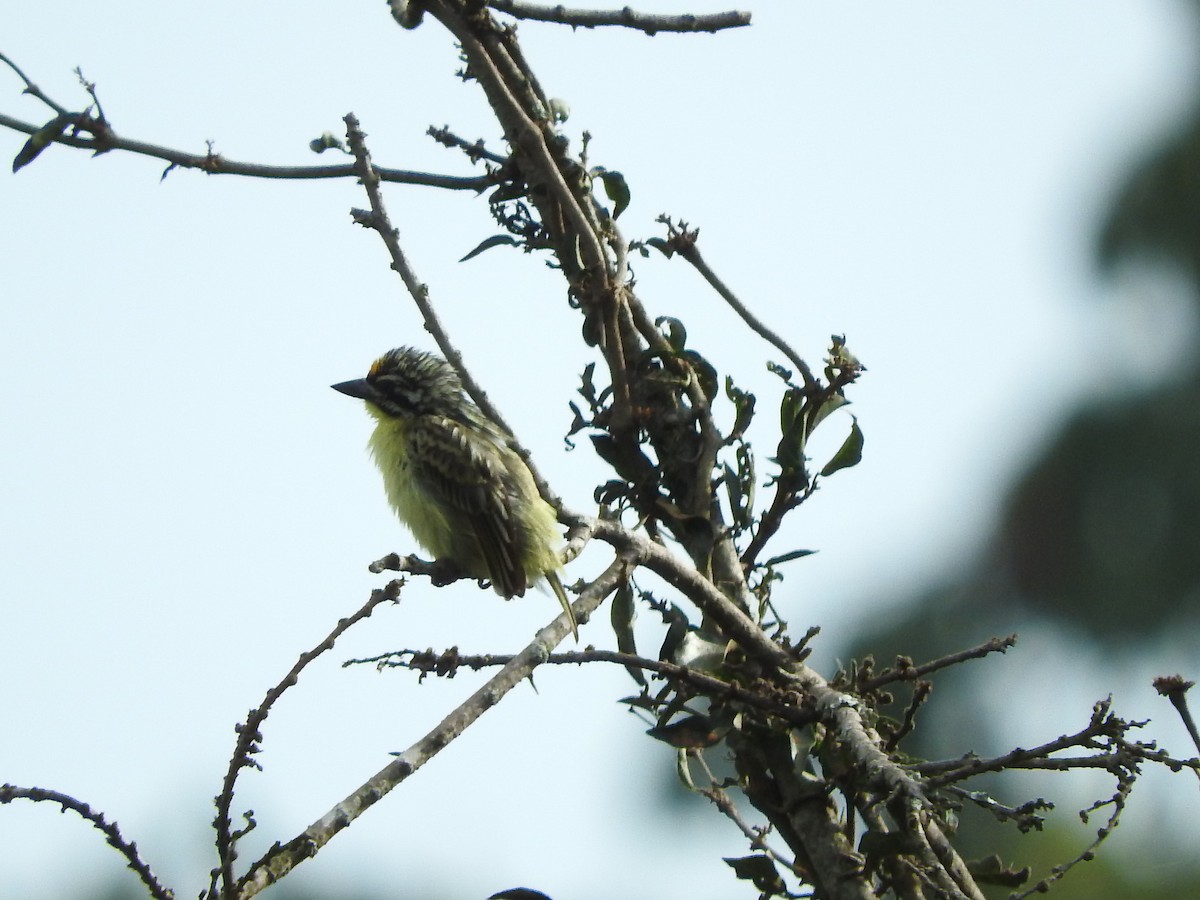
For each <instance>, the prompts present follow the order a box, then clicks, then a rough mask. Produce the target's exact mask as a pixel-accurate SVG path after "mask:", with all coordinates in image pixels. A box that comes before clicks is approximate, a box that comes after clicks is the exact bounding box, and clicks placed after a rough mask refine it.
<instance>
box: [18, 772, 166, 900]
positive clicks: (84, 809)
mask: <svg viewBox="0 0 1200 900" xmlns="http://www.w3.org/2000/svg"><path fill="white" fill-rule="evenodd" d="M14 800H32V801H33V802H34V803H57V804H58V805H59V806H61V807H62V808H63V810H64V811H66V810H68V809H69V810H71V811H72V812H74V813H76V814H78V815H79V816H81V817H82V818H84V819H86V820H87V821H89V822H91V823H92V827H93V828H96V829H97V830H99V831H102V832H103V833H104V837H105V838H106V839H107V841H108V845H109V846H110V847H112V848H114V849H115V850H116V851H117V852H119V853H120V854H121V855H122V856H124V857H125V860H126V864H127V865H128V866H129V868H131V869H133V871H134V872H136V873H137V875H138V878H140V879H141V880H142V884H144V885H145V886H146V890H148V891H149V892H150V896H151V897H153V898H155V900H174V898H175V893H174V892H173V891H171V890H168V889H167V888H165V887H163V886H162V884H160V883H159V881H158V879H157V878H156V877H155V876H154V873H153V872H152V871H150V866H148V865H147V864H146V863H145V862H144V861H143V860H142V858H141V856H139V855H138V848H137V844H135V843H134V842H133V841H127V840H125V838H124V837H122V836H121V831H120V829H119V828H118V827H117V823H116V822H109V821H108V820H107V819H105V818H104V814H103V813H99V812H96V811H94V810H93V809H92V808H91V807H90V806H88V804H86V803H84V802H83V801H82V800H76V799H75V798H74V797H72V796H70V795H69V794H63V793H60V792H59V791H51V790H47V789H45V788H39V787H28V788H26V787H19V786H17V785H15V784H4V785H0V804H4V803H12V802H13V801H14Z"/></svg>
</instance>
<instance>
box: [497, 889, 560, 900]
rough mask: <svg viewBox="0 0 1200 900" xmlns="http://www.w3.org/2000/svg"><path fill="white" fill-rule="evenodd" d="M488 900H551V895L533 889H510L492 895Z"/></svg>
mask: <svg viewBox="0 0 1200 900" xmlns="http://www.w3.org/2000/svg"><path fill="white" fill-rule="evenodd" d="M488 900H550V895H549V894H543V893H542V892H541V891H535V890H533V889H532V888H509V889H508V890H507V891H501V892H500V893H498V894H492V896H490V897H488Z"/></svg>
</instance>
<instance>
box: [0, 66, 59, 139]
mask: <svg viewBox="0 0 1200 900" xmlns="http://www.w3.org/2000/svg"><path fill="white" fill-rule="evenodd" d="M0 62H2V63H4V64H5V65H6V66H8V67H9V68H10V69H12V70H13V71H14V72H16V73H17V77H18V78H20V79H21V80H22V81H23V82H25V93H26V94H28V95H29V96H31V97H36V98H37V99H38V100H41V101H42V102H43V103H45V104H46V105H47V106H48V107H50V108H51V109H52V110H54V112H55V113H57V114H58V115H60V116H65V115H69V113H68V112H67V110H66V108H65V107H63V106H59V105H58V103H56V102H55V101H54V100H52V99H51V98H50V97H49V96H47V95H46V94H45V93H43V92H42V89H41V88H39V87H38V86H37V85H36V84H34V83H33V82H32V81H31V80H30V79H29V76H28V75H26V74H25V73H24V72H23V71H21V67H20V66H18V65H17V64H16V63H15V62H13V61H12V60H11V59H9V58H8V57H7V56H6V55H5V54H3V53H0ZM35 130H36V129H35ZM27 133H28V134H33V132H32V131H30V132H27Z"/></svg>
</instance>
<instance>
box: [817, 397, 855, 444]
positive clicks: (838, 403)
mask: <svg viewBox="0 0 1200 900" xmlns="http://www.w3.org/2000/svg"><path fill="white" fill-rule="evenodd" d="M849 403H850V401H849V400H847V399H846V398H845V397H843V396H842V395H841V394H834V395H833V396H832V397H830V398H829V399H828V400H826V401H825V402H824V403H822V404H821V408H820V409H818V410H817V414H816V415H815V416H813V417H812V421H811V422H810V423H809V425H808V433H809V434H812V433H813V432H814V431H816V430H817V426H818V425H820V424H821V423H822V422H824V421H825V420H826V419H827V418H828V417H829V414H830V413H831V412H834V411H835V410H839V409H841V408H842V407H843V406H847V405H848V404H849Z"/></svg>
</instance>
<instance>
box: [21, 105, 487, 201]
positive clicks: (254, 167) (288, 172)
mask: <svg viewBox="0 0 1200 900" xmlns="http://www.w3.org/2000/svg"><path fill="white" fill-rule="evenodd" d="M67 115H70V114H69V113H68V114H67ZM92 123H93V124H95V120H92ZM76 124H77V125H78V127H79V128H80V129H82V130H84V131H87V130H89V121H88V120H86V119H85V120H83V121H78V122H77V123H76ZM0 127H4V128H10V129H12V130H13V131H20V132H23V133H25V134H34V133H36V132H37V131H39V130H40V129H41V128H42V126H41V125H35V124H32V123H30V122H23V121H21V120H20V119H14V118H13V117H12V116H6V115H4V114H3V113H0ZM55 143H58V144H66V145H67V146H69V147H79V148H81V149H84V150H91V151H94V152H97V153H98V152H102V151H109V150H124V151H126V152H127V153H136V154H138V155H141V156H150V157H153V158H155V159H161V160H165V161H166V162H169V163H170V164H171V165H170V167H169V168H168V169H167V171H168V172H169V171H170V169H172V168H182V169H199V170H201V171H202V172H205V173H207V174H209V175H242V176H245V177H248V178H277V179H290V180H296V181H304V180H310V179H322V178H350V177H352V176H353V175H355V174H356V173H355V171H354V166H352V165H339V166H269V165H263V164H261V163H247V162H237V161H235V160H232V159H226V158H225V157H223V156H221V155H220V154H217V153H206V154H203V155H199V154H195V153H185V152H183V151H181V150H173V149H171V148H170V147H161V146H158V145H156V144H147V143H144V142H142V141H134V140H130V139H128V138H123V137H120V136H119V135H116V134H113V133H112V132H111V131H109V132H107V133H105V134H104V136H103V137H100V136H97V137H92V138H85V137H80V136H79V135H77V134H71V133H67V134H63V135H62V136H60V137H57V138H55ZM375 173H376V175H378V177H379V180H380V181H387V182H393V183H396V184H415V185H423V186H425V187H436V188H444V189H446V190H453V191H482V190H486V189H487V188H489V187H492V186H493V185H495V184H497V183H498V179H497V178H496V177H494V176H491V175H474V176H471V177H469V178H468V177H460V176H456V175H435V174H433V173H431V172H415V171H411V170H408V169H387V168H382V167H377V168H376V169H375ZM163 174H164V175H165V174H166V173H165V172H164V173H163Z"/></svg>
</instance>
